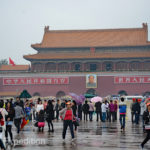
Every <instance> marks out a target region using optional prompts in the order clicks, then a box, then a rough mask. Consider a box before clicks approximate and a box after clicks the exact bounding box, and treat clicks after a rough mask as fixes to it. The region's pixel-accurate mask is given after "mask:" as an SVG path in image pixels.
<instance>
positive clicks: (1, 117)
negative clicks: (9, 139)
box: [0, 100, 8, 150]
mask: <svg viewBox="0 0 150 150" xmlns="http://www.w3.org/2000/svg"><path fill="white" fill-rule="evenodd" d="M3 106H4V101H3V100H0V147H1V150H5V146H4V143H3V132H4V131H5V129H6V126H5V125H6V124H5V123H6V122H5V116H6V115H8V112H7V111H6V109H5V108H3Z"/></svg>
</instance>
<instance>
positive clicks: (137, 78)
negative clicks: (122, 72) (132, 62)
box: [114, 76, 150, 84]
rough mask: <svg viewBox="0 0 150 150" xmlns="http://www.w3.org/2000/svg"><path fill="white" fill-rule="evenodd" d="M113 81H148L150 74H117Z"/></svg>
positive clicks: (119, 82)
mask: <svg viewBox="0 0 150 150" xmlns="http://www.w3.org/2000/svg"><path fill="white" fill-rule="evenodd" d="M114 83H115V84H123V83H126V84H127V83H150V76H126V77H125V76H117V77H114Z"/></svg>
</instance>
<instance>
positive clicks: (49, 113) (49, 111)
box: [45, 100, 54, 132]
mask: <svg viewBox="0 0 150 150" xmlns="http://www.w3.org/2000/svg"><path fill="white" fill-rule="evenodd" d="M45 111H46V121H47V123H48V129H49V130H48V132H54V126H53V122H52V121H53V119H54V106H53V104H52V101H51V100H49V101H48V104H47V107H46V109H45Z"/></svg>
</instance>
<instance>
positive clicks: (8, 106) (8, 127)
mask: <svg viewBox="0 0 150 150" xmlns="http://www.w3.org/2000/svg"><path fill="white" fill-rule="evenodd" d="M6 111H7V112H8V115H6V118H5V120H6V130H5V137H6V144H7V143H8V133H9V135H10V139H11V144H12V145H13V144H14V141H13V133H12V125H13V120H14V117H15V110H14V108H13V105H12V103H11V102H8V103H7V104H6Z"/></svg>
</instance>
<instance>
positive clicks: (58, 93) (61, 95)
mask: <svg viewBox="0 0 150 150" xmlns="http://www.w3.org/2000/svg"><path fill="white" fill-rule="evenodd" d="M65 95H66V94H65V92H64V91H58V92H57V93H56V97H57V98H61V97H63V96H65Z"/></svg>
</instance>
